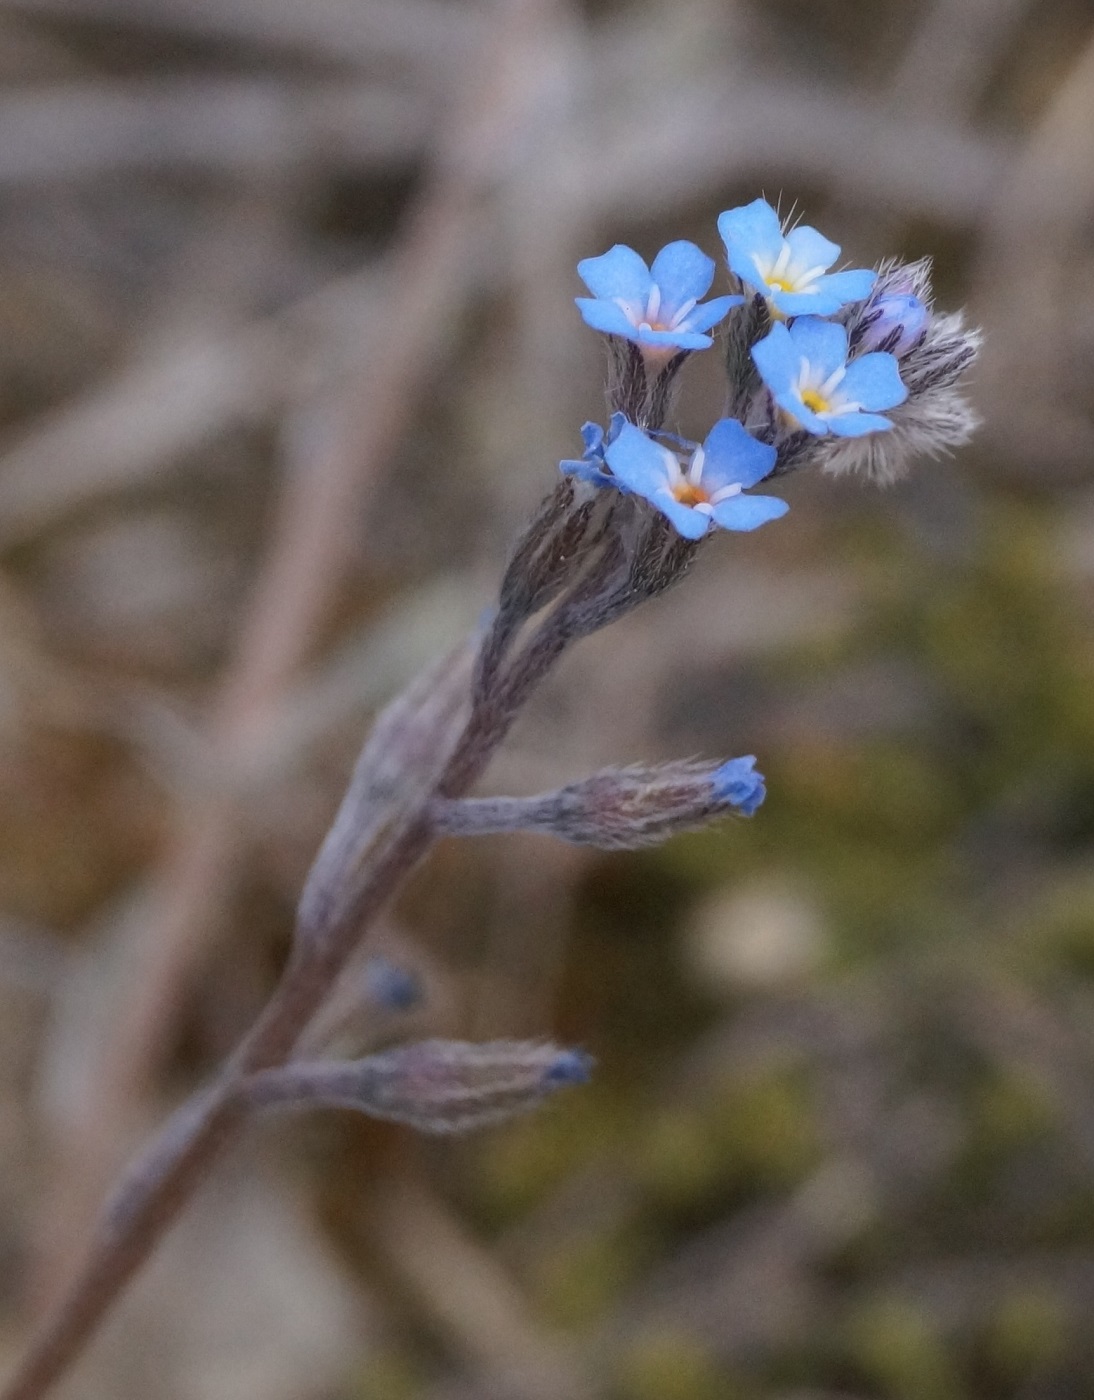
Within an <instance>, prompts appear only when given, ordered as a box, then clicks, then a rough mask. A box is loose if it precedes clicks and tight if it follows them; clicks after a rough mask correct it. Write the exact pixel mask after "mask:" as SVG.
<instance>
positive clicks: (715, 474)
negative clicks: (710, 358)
mask: <svg viewBox="0 0 1094 1400" xmlns="http://www.w3.org/2000/svg"><path fill="white" fill-rule="evenodd" d="M604 455H605V457H606V458H607V461H608V466H609V467H611V469H612V472H613V473H614V475H615V477H616V479H617V480H618V482H619V484H620V486H622V488H623V489H624V490H626V491H633V492H634V493H635V494H636V495H639V496H645V498H646V500H647V501H649V502H650V503H651V504H652V505H655V506H656V507H657V509H658V510H660V511H661V512H662V513H663V514H665V515H666V516H668V518H669V520H670V521H671V522H672V524H673V525H674V527H675V528H676V531H677V533H679V534H681V535H683V536H684V537H685V538H686V539H689V540H697V539H701V538H702V537H703V535H705V534H706V532H707V531H708V530H709V529H710V527H711V525H712V524H714V525H719V526H721V528H722V529H723V530H755V529H756V527H757V526H759V525H763V524H765V523H766V522H767V521H768V520H777V519H778V517H779V516H780V515H785V514H786V512H787V510H788V509H789V507H788V506H787V504H786V502H785V501H781V500H779V499H778V498H777V497H775V496H744V495H742V494H741V493H742V492H743V491H744V489H745V488H746V487H749V486H755V485H756V483H757V482H758V481H762V480H763V478H764V477H765V476H767V475H768V473H769V472H770V471H771V469H772V468H773V467H774V465H775V459H776V453H775V449H774V448H773V447H768V446H767V444H766V443H762V442H759V441H757V439H756V438H754V437H752V436H751V434H749V433H747V432H746V431H745V429H744V428H743V427H742V426H741V424H740V423H738V422H737V420H736V419H735V418H723V419H722V420H721V422H719V423H715V425H714V427H713V428H711V430H710V432H709V433H708V434H707V438H706V441H705V442H704V443H703V445H702V446H701V447H695V448H694V449H693V450H692V452H691V454H690V458H689V460H688V463H687V466H686V468H685V467H682V466H681V464H680V459H679V457H678V456H677V454H676V453H675V452H673V451H671V450H670V449H669V448H668V447H666V446H664V445H663V444H662V443H660V442H655V441H654V439H653V438H651V437H649V436H647V434H646V433H644V432H642V430H641V429H640V428H636V427H635V426H634V424H633V423H624V424H623V426H622V428H621V429H620V430H619V435H618V437H616V439H615V440H614V442H611V443H609V444H608V446H607V448H606V449H605V454H604Z"/></svg>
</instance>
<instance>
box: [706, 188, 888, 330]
mask: <svg viewBox="0 0 1094 1400" xmlns="http://www.w3.org/2000/svg"><path fill="white" fill-rule="evenodd" d="M718 232H719V233H720V234H721V235H722V241H723V242H724V243H725V245H726V257H727V259H728V261H729V267H730V271H731V272H734V273H736V275H737V276H738V277H739V278H740V279H741V281H742V282H743V283H745V285H746V286H748V287H752V288H753V289H754V290H755V291H757V292H760V293H762V295H763V296H765V297H766V298H767V301H768V305H769V306H770V307H771V308H772V310H773V312H774V314H775V315H777V316H780V317H784V316H805V315H812V316H830V315H832V313H833V312H835V311H838V310H839V309H840V307H841V306H845V305H846V304H847V303H848V302H850V301H863V300H864V299H865V298H866V297H868V296H869V295H870V290H871V288H872V287H873V285H874V282H875V281H876V279H877V274H876V273H875V272H871V271H870V269H869V268H856V269H853V270H849V271H846V272H829V271H828V269H829V268H830V267H831V266H832V264H833V263H834V262H835V261H836V259H837V258H838V257H839V244H838V243H831V242H829V240H828V239H827V238H825V237H824V235H823V234H820V233H818V232H817V230H816V229H815V228H809V227H808V226H805V225H803V226H801V227H799V228H795V229H791V230H790V232H789V233H787V234H785V235H784V234H783V228H782V224H781V223H780V221H779V216H778V214H777V213H776V212H775V210H774V209H773V208H772V207H771V205H770V204H768V202H767V200H766V199H754V200H753V201H752V203H751V204H745V205H742V206H741V208H739V209H727V210H726V211H725V213H724V214H720V215H719V216H718Z"/></svg>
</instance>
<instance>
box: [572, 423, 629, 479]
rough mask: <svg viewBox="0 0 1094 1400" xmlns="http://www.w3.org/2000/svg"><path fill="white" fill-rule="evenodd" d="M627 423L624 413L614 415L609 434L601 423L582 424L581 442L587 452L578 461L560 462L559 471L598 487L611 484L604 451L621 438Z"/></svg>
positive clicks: (609, 426) (609, 424)
mask: <svg viewBox="0 0 1094 1400" xmlns="http://www.w3.org/2000/svg"><path fill="white" fill-rule="evenodd" d="M626 421H627V420H626V418H625V417H624V416H623V414H622V413H613V414H612V416H611V419H610V420H609V422H608V431H607V432H605V431H604V429H603V428H602V427H601V426H600V424H599V423H584V424H582V427H581V441H582V442H583V443H584V444H585V451H584V452H583V453H582V454H581V457H580V458H578V459H574V458H567V459H566V460H565V461H563V462H559V464H558V466H559V470H560V471H562V472H565V473H566V475H567V476H575V477H577V479H578V480H579V481H591V482H592V483H593V484H594V485H596V486H604V485H607V484H610V483H611V481H612V477H611V475H610V474H609V472H608V470H607V463H606V462H605V460H604V450H605V448H606V447H607V446H608V444H609V443H612V442H614V441H615V439H616V438H617V437H618V436H619V432H620V429H621V428H622V427H623V424H624V423H625V422H626Z"/></svg>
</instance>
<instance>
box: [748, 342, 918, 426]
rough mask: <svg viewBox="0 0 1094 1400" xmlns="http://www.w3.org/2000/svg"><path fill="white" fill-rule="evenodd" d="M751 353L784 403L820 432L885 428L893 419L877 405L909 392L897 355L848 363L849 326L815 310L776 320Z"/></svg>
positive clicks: (878, 354) (878, 355)
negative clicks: (825, 318)
mask: <svg viewBox="0 0 1094 1400" xmlns="http://www.w3.org/2000/svg"><path fill="white" fill-rule="evenodd" d="M752 358H753V359H754V360H755V362H756V368H757V369H758V370H759V371H760V374H761V375H762V376H763V381H764V383H765V384H766V385H767V387H768V388H769V389H770V390H771V393H772V396H773V397H774V399H775V402H776V403H777V404H778V405H779V407H780V408H781V409H783V410H784V412H786V413H788V414H789V415H790V417H791V418H793V419H794V420H795V421H796V422H797V423H798V424H799V425H800V426H801V427H802V428H804V429H805V430H806V432H810V433H816V434H817V435H818V436H819V437H823V436H825V435H826V434H828V433H834V434H835V435H836V436H837V437H863V436H864V435H865V434H866V433H881V432H885V431H886V430H887V429H888V428H891V427H892V426H893V425H892V423H890V422H889V420H888V418H882V417H881V416H880V415H879V413H878V412H877V410H878V409H883V408H895V407H896V405H897V404H898V403H903V402H904V400H905V399H906V398H907V397H908V391H907V389H906V388H905V387H904V385H903V384H902V383H901V381H900V372H899V370H898V369H897V362H896V359H895V357H894V356H892V355H889V354H886V353H885V352H883V351H874V352H873V353H872V354H868V355H859V356H858V357H857V358H856V359H853V360H852V361H851V362H850V364H848V362H847V331H846V330H845V329H844V328H843V326H841V325H838V324H837V323H836V322H834V321H821V320H818V319H817V317H815V316H802V317H800V318H799V319H798V320H796V321H794V322H792V324H791V325H789V326H786V325H783V324H779V325H776V326H773V327H772V328H771V332H770V334H769V335H766V336H765V337H764V338H763V340H761V341H759V343H758V344H756V345H754V346H753V347H752Z"/></svg>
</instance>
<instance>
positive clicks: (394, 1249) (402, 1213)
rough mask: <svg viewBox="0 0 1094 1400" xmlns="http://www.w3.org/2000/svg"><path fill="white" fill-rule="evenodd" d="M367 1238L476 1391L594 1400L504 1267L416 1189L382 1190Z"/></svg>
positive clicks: (408, 1184)
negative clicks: (472, 1380) (468, 1371)
mask: <svg viewBox="0 0 1094 1400" xmlns="http://www.w3.org/2000/svg"><path fill="white" fill-rule="evenodd" d="M367 1226H368V1235H369V1238H370V1239H371V1241H372V1243H373V1244H374V1245H375V1246H376V1247H377V1248H378V1250H379V1251H380V1253H381V1254H382V1256H383V1262H384V1266H385V1269H386V1270H388V1271H390V1272H393V1273H394V1274H395V1276H396V1277H397V1278H399V1279H400V1280H401V1281H402V1282H403V1283H404V1284H405V1285H406V1286H408V1287H409V1288H410V1289H411V1290H412V1291H413V1293H414V1295H415V1297H416V1299H417V1301H418V1303H419V1305H420V1307H421V1309H422V1311H423V1312H424V1313H425V1315H426V1319H427V1321H428V1323H429V1324H430V1325H431V1326H432V1327H433V1328H434V1329H435V1330H437V1331H438V1332H440V1333H441V1334H442V1335H443V1337H444V1338H445V1340H446V1341H447V1342H448V1344H449V1346H450V1347H451V1348H452V1349H453V1350H454V1351H455V1352H456V1353H457V1354H458V1355H459V1356H460V1358H461V1359H462V1360H463V1362H464V1364H465V1365H467V1366H469V1367H470V1368H471V1369H472V1370H473V1371H474V1372H475V1373H476V1379H477V1381H478V1384H479V1385H480V1386H481V1387H482V1388H483V1389H484V1390H485V1392H486V1394H488V1395H490V1396H504V1397H506V1400H558V1397H560V1396H566V1400H580V1397H583V1396H589V1395H591V1394H592V1386H591V1383H590V1381H589V1379H588V1378H587V1377H584V1376H582V1375H581V1373H580V1370H579V1368H578V1365H577V1361H576V1358H575V1357H574V1356H572V1355H570V1354H569V1353H568V1352H567V1350H566V1348H565V1347H564V1345H563V1344H562V1343H561V1342H559V1341H556V1340H554V1339H553V1338H552V1337H550V1336H548V1335H545V1334H544V1333H543V1331H542V1330H541V1329H540V1328H539V1327H538V1326H537V1324H536V1322H535V1319H534V1318H533V1317H532V1316H531V1315H530V1313H529V1310H528V1308H527V1306H526V1304H525V1303H524V1300H523V1299H522V1298H521V1296H520V1292H519V1289H518V1288H517V1286H516V1285H515V1283H514V1282H513V1280H512V1279H510V1278H509V1277H508V1276H507V1274H506V1273H505V1271H504V1269H503V1268H502V1266H501V1265H500V1264H499V1263H498V1262H497V1261H496V1260H495V1259H494V1258H493V1257H492V1256H491V1255H490V1253H489V1252H488V1251H487V1250H486V1249H484V1248H483V1247H482V1246H481V1245H479V1244H478V1243H477V1242H476V1241H475V1240H474V1239H472V1238H471V1236H470V1235H469V1234H468V1233H467V1231H466V1230H465V1229H464V1228H463V1227H462V1225H461V1224H460V1223H459V1222H458V1221H457V1220H456V1219H455V1218H454V1217H453V1216H452V1215H451V1213H450V1212H449V1211H448V1210H447V1209H446V1208H445V1206H444V1205H443V1204H442V1202H441V1201H439V1200H438V1199H437V1198H436V1197H435V1196H434V1195H433V1194H432V1193H431V1192H429V1191H428V1189H427V1188H426V1187H425V1186H424V1185H422V1184H421V1183H419V1182H418V1181H395V1180H393V1179H389V1180H387V1181H386V1182H384V1183H383V1184H382V1186H381V1187H380V1189H379V1190H378V1192H377V1194H376V1196H375V1198H374V1199H373V1201H372V1202H371V1204H370V1208H369V1211H368V1216H367Z"/></svg>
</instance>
